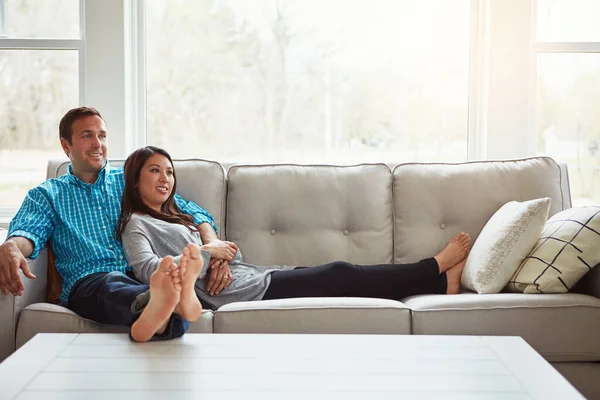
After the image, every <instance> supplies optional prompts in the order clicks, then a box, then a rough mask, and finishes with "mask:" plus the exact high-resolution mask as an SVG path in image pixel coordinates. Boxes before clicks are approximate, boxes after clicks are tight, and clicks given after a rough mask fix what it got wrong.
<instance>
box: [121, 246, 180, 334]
mask: <svg viewBox="0 0 600 400" xmlns="http://www.w3.org/2000/svg"><path fill="white" fill-rule="evenodd" d="M180 292H181V284H180V282H179V271H178V268H177V265H175V264H174V263H173V257H171V256H167V257H165V258H163V259H162V261H161V262H160V266H159V267H158V269H157V270H156V271H154V273H153V274H152V276H151V277H150V301H148V305H147V306H146V307H145V308H144V311H143V312H142V314H141V315H140V317H139V318H138V319H137V321H135V322H134V323H133V325H132V326H131V337H132V338H133V340H135V341H136V342H147V341H148V340H150V339H152V336H154V335H155V334H156V333H158V334H161V333H163V332H164V331H165V329H166V327H167V323H168V322H169V319H170V318H171V314H172V313H173V311H174V310H175V306H176V305H177V303H179V298H180Z"/></svg>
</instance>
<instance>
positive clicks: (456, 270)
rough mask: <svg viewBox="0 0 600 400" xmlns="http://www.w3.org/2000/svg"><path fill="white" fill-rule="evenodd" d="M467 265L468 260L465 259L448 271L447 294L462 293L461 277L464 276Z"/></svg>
mask: <svg viewBox="0 0 600 400" xmlns="http://www.w3.org/2000/svg"><path fill="white" fill-rule="evenodd" d="M466 263H467V259H466V258H464V259H463V260H462V261H461V262H459V263H458V264H456V265H455V266H453V267H452V268H450V269H449V270H448V271H446V281H447V282H448V283H447V289H446V294H458V293H460V277H461V276H462V272H463V269H464V268H465V264H466Z"/></svg>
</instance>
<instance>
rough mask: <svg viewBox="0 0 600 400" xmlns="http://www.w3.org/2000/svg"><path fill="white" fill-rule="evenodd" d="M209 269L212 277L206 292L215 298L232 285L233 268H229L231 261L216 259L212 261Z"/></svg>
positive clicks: (209, 279)
mask: <svg viewBox="0 0 600 400" xmlns="http://www.w3.org/2000/svg"><path fill="white" fill-rule="evenodd" d="M209 268H210V275H209V278H208V282H207V284H206V290H207V291H208V293H209V294H210V295H211V296H214V295H217V294H219V293H221V291H222V290H223V289H225V288H226V287H227V286H229V285H230V284H231V277H232V276H231V268H229V261H227V260H219V259H216V258H213V259H211V260H210V264H209Z"/></svg>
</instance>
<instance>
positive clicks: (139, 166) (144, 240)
mask: <svg viewBox="0 0 600 400" xmlns="http://www.w3.org/2000/svg"><path fill="white" fill-rule="evenodd" d="M176 184H177V179H176V175H175V169H174V167H173V162H172V160H171V157H170V155H169V154H168V153H167V152H166V151H165V150H163V149H160V148H157V147H153V146H147V147H144V148H142V149H139V150H136V151H135V152H133V153H132V154H131V155H130V156H129V157H128V158H127V161H126V162H125V190H124V193H123V199H122V206H121V217H120V220H119V224H118V228H117V234H118V236H119V237H120V238H121V240H122V242H123V247H124V249H125V254H126V256H127V260H128V261H129V264H130V265H131V267H132V268H133V272H134V274H135V276H136V277H137V278H138V279H139V280H140V281H141V282H148V281H149V277H150V276H151V274H152V273H153V272H154V271H155V270H156V269H157V268H159V265H160V263H161V261H162V258H163V257H166V256H173V257H174V261H175V264H176V263H177V262H178V260H179V257H180V254H182V251H183V249H184V248H186V246H187V250H185V252H186V254H190V252H192V253H193V256H194V257H196V258H201V259H202V261H200V263H201V264H202V266H201V267H200V268H201V269H202V271H201V273H200V276H199V278H198V279H197V280H196V281H195V288H194V289H195V293H196V295H197V296H198V298H199V299H200V301H201V302H202V304H203V305H204V306H205V307H207V308H211V309H217V308H219V307H220V306H222V305H225V304H228V303H231V302H234V301H253V300H268V299H281V298H291V297H338V296H346V297H374V298H385V299H401V298H403V297H407V296H411V295H416V294H427V293H438V294H446V293H447V294H455V293H458V291H459V288H460V275H461V273H462V269H463V267H464V264H465V261H466V257H467V253H468V251H469V245H470V237H469V235H468V234H466V233H462V232H461V233H459V234H457V235H456V236H455V237H454V238H453V239H452V240H450V242H449V243H448V245H447V246H446V248H445V249H444V250H442V252H441V253H440V254H438V255H437V256H435V257H432V258H428V259H425V260H421V261H419V262H417V263H413V264H389V265H372V266H366V267H363V266H359V265H354V264H350V263H347V262H343V261H336V262H332V263H329V264H325V265H321V266H315V267H310V268H304V267H273V266H270V267H263V266H256V265H251V264H246V263H244V262H243V261H242V257H241V254H240V252H239V251H238V248H237V246H236V245H235V244H234V243H232V242H221V241H218V243H219V246H214V245H212V244H211V243H208V244H203V243H202V240H201V238H200V234H199V232H198V228H197V227H195V226H194V224H193V221H192V219H191V217H189V216H187V215H184V214H181V212H180V211H179V210H178V209H177V206H176V205H175V202H174V201H173V196H174V195H175V191H176V187H177V185H176ZM215 238H216V236H215ZM223 243H225V245H224V244H223ZM188 244H192V246H188ZM197 246H199V249H198V247H197ZM234 252H235V258H234V259H233V260H232V261H231V262H230V267H231V275H232V280H231V283H230V285H229V286H227V287H226V288H225V289H224V290H223V291H222V292H221V293H219V294H218V295H212V293H211V291H210V290H207V287H206V282H207V278H206V274H210V273H212V271H218V269H216V270H215V269H210V268H208V265H209V262H210V257H212V258H216V259H231V255H232V254H234ZM189 259H190V257H189V256H187V257H186V256H184V261H185V263H186V265H187V264H188V263H189ZM163 262H164V261H163ZM193 269H194V270H195V269H198V265H195V266H194V267H193Z"/></svg>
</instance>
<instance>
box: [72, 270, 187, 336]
mask: <svg viewBox="0 0 600 400" xmlns="http://www.w3.org/2000/svg"><path fill="white" fill-rule="evenodd" d="M148 290H149V286H148V285H145V284H143V283H140V282H138V281H137V280H135V278H134V277H133V275H132V276H129V275H125V274H124V273H122V272H98V273H95V274H91V275H88V276H86V277H84V278H81V279H80V280H78V281H77V282H76V283H75V285H74V286H73V288H72V289H71V292H70V293H69V301H68V303H67V307H68V308H69V309H70V310H72V311H74V312H76V313H77V314H79V315H80V316H81V317H83V318H87V319H91V320H92V321H96V322H99V323H101V324H111V325H125V326H131V325H133V323H134V322H135V320H136V319H137V318H138V317H139V315H140V314H141V312H142V311H143V308H144V307H145V306H146V304H147V301H148V299H149V296H148V295H147V292H148ZM138 296H139V297H138ZM136 300H137V301H136ZM140 302H142V303H143V304H138V303H140ZM188 327H189V322H188V321H186V320H184V319H183V318H181V317H180V316H179V315H177V314H173V315H171V319H170V320H169V323H168V326H167V329H166V330H165V332H164V333H162V334H160V335H154V337H153V338H152V339H151V340H167V339H175V338H177V337H180V336H182V335H183V334H184V333H185V332H186V331H187V330H188Z"/></svg>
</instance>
